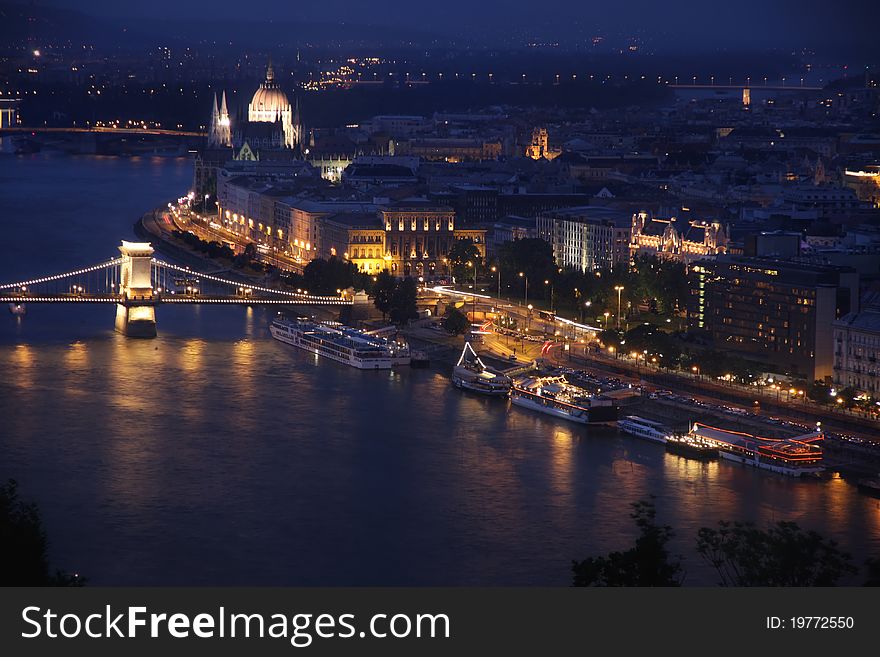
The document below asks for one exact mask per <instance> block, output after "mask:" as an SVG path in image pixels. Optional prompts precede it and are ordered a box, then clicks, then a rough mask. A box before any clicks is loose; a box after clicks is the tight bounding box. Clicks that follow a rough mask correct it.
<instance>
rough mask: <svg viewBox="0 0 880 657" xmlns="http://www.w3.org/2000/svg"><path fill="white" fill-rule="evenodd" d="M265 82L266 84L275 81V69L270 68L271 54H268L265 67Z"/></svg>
mask: <svg viewBox="0 0 880 657" xmlns="http://www.w3.org/2000/svg"><path fill="white" fill-rule="evenodd" d="M266 82H267V83H268V84H271V83H273V82H275V69H273V68H272V55H269V65H268V66H267V67H266Z"/></svg>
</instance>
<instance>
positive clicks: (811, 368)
mask: <svg viewBox="0 0 880 657" xmlns="http://www.w3.org/2000/svg"><path fill="white" fill-rule="evenodd" d="M691 276H692V279H691V286H690V292H691V296H690V298H689V300H688V323H689V326H690V328H691V329H692V330H695V331H702V332H706V333H708V334H709V336H710V337H711V338H712V342H713V343H714V345H715V347H716V348H718V349H724V350H725V351H733V352H740V353H741V354H743V355H744V356H746V357H749V358H751V359H753V360H756V361H760V362H763V363H765V364H766V366H767V369H768V371H775V372H784V373H789V374H793V375H796V376H800V377H803V378H805V379H806V380H808V381H813V380H816V379H818V380H831V377H832V375H833V372H834V370H833V366H834V355H833V338H832V325H833V323H834V321H835V320H836V319H838V318H840V317H843V316H844V315H846V314H847V313H849V312H851V311H854V310H856V309H857V308H858V302H859V297H858V295H859V275H858V273H857V272H856V271H855V270H854V269H852V268H849V267H831V266H821V265H810V264H801V263H797V262H791V261H780V260H777V259H774V258H751V257H747V256H734V255H722V256H718V257H717V258H715V259H714V260H701V261H699V262H696V263H694V265H693V267H692V268H691Z"/></svg>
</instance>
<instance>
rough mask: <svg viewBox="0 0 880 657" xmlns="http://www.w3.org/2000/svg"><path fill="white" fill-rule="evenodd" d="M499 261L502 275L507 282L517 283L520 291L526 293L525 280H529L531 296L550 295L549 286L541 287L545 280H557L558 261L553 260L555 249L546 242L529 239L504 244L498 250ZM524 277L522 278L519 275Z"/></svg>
mask: <svg viewBox="0 0 880 657" xmlns="http://www.w3.org/2000/svg"><path fill="white" fill-rule="evenodd" d="M498 261H499V263H500V264H501V275H502V278H503V279H504V280H506V281H516V282H517V284H518V286H519V289H521V290H522V291H523V292H524V291H525V289H524V288H525V280H524V279H525V278H528V279H529V296H530V297H531V296H540V295H541V294H543V293H544V292H545V291H546V292H547V294H548V295H549V289H546V288H547V287H548V286H545V285H539V281H540V283H543V282H544V281H545V280H551V279H555V277H556V274H557V273H558V272H557V267H556V261H555V260H554V258H553V247H552V246H551V245H550V243H549V242H547V241H546V240H542V239H539V238H528V239H524V240H513V241H512V242H504V243H503V244H502V245H501V247H500V248H499V249H498ZM520 272H522V273H523V274H524V275H523V276H522V277H521V276H520V275H519V274H520Z"/></svg>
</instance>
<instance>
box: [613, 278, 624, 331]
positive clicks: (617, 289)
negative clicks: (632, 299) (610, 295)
mask: <svg viewBox="0 0 880 657" xmlns="http://www.w3.org/2000/svg"><path fill="white" fill-rule="evenodd" d="M614 289H615V291H616V292H617V328H618V330H619V329H620V293H621V292H623V285H615V286H614Z"/></svg>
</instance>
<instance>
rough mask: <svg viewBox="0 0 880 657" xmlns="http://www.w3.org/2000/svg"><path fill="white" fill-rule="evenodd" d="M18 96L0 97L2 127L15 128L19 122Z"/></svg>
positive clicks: (0, 125)
mask: <svg viewBox="0 0 880 657" xmlns="http://www.w3.org/2000/svg"><path fill="white" fill-rule="evenodd" d="M18 106H19V101H18V99H17V98H0V128H14V127H16V126H17V125H18V124H19V116H18Z"/></svg>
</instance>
